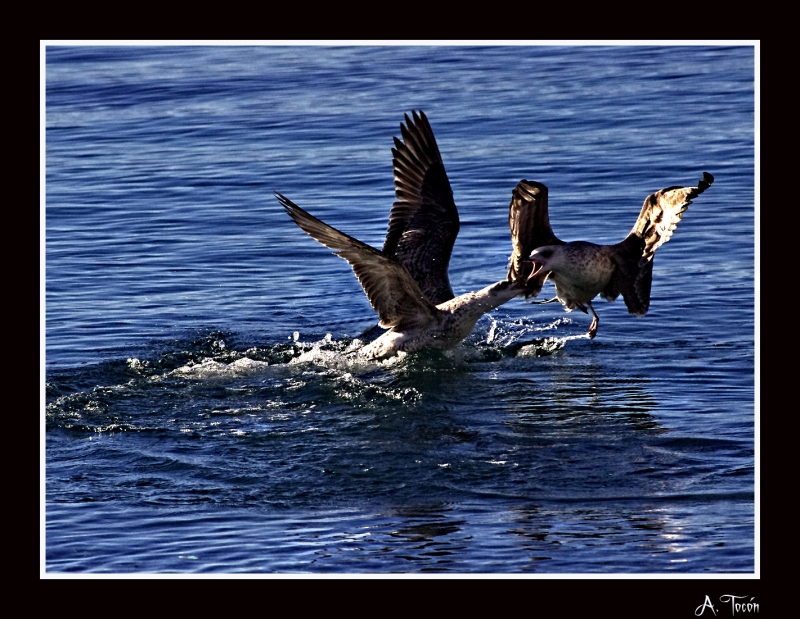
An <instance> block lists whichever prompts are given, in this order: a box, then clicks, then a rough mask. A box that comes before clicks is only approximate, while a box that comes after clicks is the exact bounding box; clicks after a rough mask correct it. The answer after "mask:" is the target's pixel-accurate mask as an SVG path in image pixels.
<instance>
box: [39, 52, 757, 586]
mask: <svg viewBox="0 0 800 619" xmlns="http://www.w3.org/2000/svg"><path fill="white" fill-rule="evenodd" d="M44 53H45V66H46V86H45V114H44V118H45V125H46V129H45V138H46V169H45V170H44V178H45V181H46V196H45V197H46V207H45V210H44V213H43V221H44V224H43V225H44V233H45V237H46V238H45V246H44V258H45V288H46V298H45V301H44V306H43V312H42V318H43V331H44V335H45V351H44V352H45V358H44V363H43V370H42V396H41V401H42V411H43V417H42V419H43V422H42V441H41V448H42V450H43V452H44V461H45V464H46V467H45V469H44V477H43V479H42V495H41V496H42V499H41V501H42V503H41V516H42V531H43V535H44V542H45V544H44V552H43V555H42V557H41V569H42V571H43V573H46V574H48V575H51V574H63V573H69V574H79V573H80V574H85V573H94V574H153V573H154V574H164V573H181V574H183V573H235V574H314V575H316V574H347V573H354V574H390V573H405V574H408V573H410V574H416V575H420V574H430V573H439V574H450V575H463V574H527V575H542V574H547V575H552V574H562V575H563V574H605V575H607V574H623V575H632V574H635V575H643V574H656V575H662V576H663V575H669V574H682V575H692V574H694V575H708V574H737V575H748V574H751V575H752V574H756V573H758V570H759V543H758V540H759V526H758V453H759V451H758V445H759V440H758V410H757V407H756V405H755V401H756V384H757V383H756V374H757V367H758V365H757V351H758V348H757V338H756V334H757V324H756V310H755V308H756V282H757V279H756V278H757V275H756V269H755V222H756V217H757V214H756V209H755V195H756V194H755V180H756V179H755V170H756V167H755V143H756V142H755V141H756V136H757V134H756V131H755V127H756V119H755V100H756V91H755V70H756V60H755V52H754V48H753V46H747V45H743V46H704V45H698V46H650V47H644V46H639V47H637V46H613V45H609V46H605V47H595V46H571V47H570V46H508V47H503V46H486V47H470V46H467V47H464V46H419V47H408V46H341V47H323V46H319V47H313V46H277V47H276V46H261V47H257V46H256V47H251V46H240V47H236V46H152V45H150V46H71V45H51V46H47V47H46V50H45V52H44ZM420 109H421V110H424V111H425V113H426V114H427V116H428V118H429V120H430V123H431V126H432V128H433V131H434V133H435V135H436V138H437V140H438V144H439V149H440V151H441V154H442V157H443V159H444V163H445V167H446V169H447V173H448V175H449V178H450V182H451V185H452V187H453V192H454V197H455V201H456V204H457V205H458V209H459V213H460V218H461V232H460V234H459V237H458V239H457V241H456V244H455V248H454V251H453V257H452V261H451V268H450V280H451V282H452V285H453V288H454V290H455V292H456V294H461V293H464V292H467V291H472V290H477V289H480V288H482V287H484V286H486V285H488V284H491V283H493V282H495V281H497V280H500V279H503V278H505V275H506V266H507V260H508V256H509V254H510V251H511V243H510V239H509V230H508V221H507V217H508V205H509V202H510V199H511V191H512V189H513V188H514V187H515V185H516V184H517V183H518V182H519V181H520V180H521V179H523V178H525V179H528V180H535V181H539V182H542V183H544V184H546V185H547V186H548V188H549V208H550V219H551V223H552V225H553V229H554V231H555V233H556V235H558V236H559V237H560V238H562V239H564V240H578V239H583V240H589V241H594V242H597V243H616V242H618V241H621V240H622V239H623V238H624V237H625V236H626V235H627V233H628V231H629V230H630V228H631V226H632V225H633V223H634V221H635V220H636V217H637V216H638V214H639V210H640V208H641V206H642V202H643V201H644V199H645V197H646V196H647V195H648V194H650V193H652V192H654V191H656V190H658V189H661V188H664V187H668V186H671V185H696V183H697V181H698V180H699V179H700V178H701V177H702V173H703V172H704V171H708V172H710V173H711V174H713V175H714V177H715V179H716V180H715V183H714V184H713V185H712V186H711V187H710V188H709V189H708V190H707V191H706V192H705V193H704V194H703V195H701V196H699V197H698V198H696V199H695V200H694V203H693V204H692V205H691V206H690V207H689V209H688V210H687V211H686V213H685V214H684V217H683V221H682V223H681V224H680V226H679V227H678V229H677V230H676V231H675V233H674V235H673V237H672V239H671V240H670V242H669V243H667V244H665V245H664V246H663V247H661V248H660V249H659V250H658V254H657V256H656V258H655V269H654V278H653V289H652V300H651V305H650V311H649V313H648V314H647V315H646V316H645V317H643V318H636V317H634V316H631V315H629V314H628V313H627V310H626V308H625V305H624V303H623V301H622V299H621V298H620V299H618V300H617V301H616V302H615V303H606V302H605V301H602V300H600V299H598V300H597V301H596V302H595V304H594V307H595V309H596V310H597V312H598V314H599V315H600V319H601V320H600V326H599V331H598V335H597V337H596V338H595V339H593V340H590V339H588V338H587V337H585V333H586V330H587V328H588V325H589V321H590V317H587V316H586V315H584V314H582V313H580V312H579V311H576V312H571V313H566V312H565V311H564V310H563V308H562V307H561V305H560V304H557V303H555V304H550V305H531V304H529V303H526V302H525V301H523V300H521V299H515V300H512V301H510V302H509V303H507V304H506V305H504V306H502V307H500V308H498V309H497V310H495V311H493V312H491V313H490V314H488V315H486V316H484V317H483V318H481V319H480V320H479V321H478V324H477V326H476V327H475V330H474V331H473V333H472V334H471V335H470V336H469V337H468V338H467V340H466V341H465V342H464V343H463V344H462V345H461V346H459V347H458V348H456V349H455V350H453V351H449V352H422V353H417V354H412V355H405V356H402V358H394V359H391V360H388V361H385V362H360V363H355V362H353V361H352V360H350V358H349V357H346V356H345V355H343V351H345V350H346V349H348V347H350V348H352V347H354V346H356V345H357V344H358V343H357V342H354V341H355V340H356V339H359V340H360V341H366V340H368V339H369V338H370V337H375V336H376V335H377V333H378V332H380V329H377V330H376V329H375V325H376V319H377V317H376V314H375V313H374V312H373V310H372V308H371V307H370V305H369V303H368V301H367V298H366V296H365V295H364V293H363V291H362V290H361V288H360V286H359V284H358V282H357V280H356V278H355V277H354V276H353V272H352V271H351V269H350V268H349V266H348V265H347V263H346V262H345V261H343V260H340V259H339V258H337V257H335V256H333V255H332V254H331V252H330V250H328V249H327V248H325V247H322V246H321V245H319V244H317V243H316V242H314V241H313V240H312V239H310V238H309V237H308V236H306V235H305V234H303V233H302V232H301V231H300V230H299V229H298V228H297V227H296V226H295V224H294V223H293V222H292V221H291V220H290V219H289V218H288V217H287V215H286V213H285V212H284V211H283V209H282V208H281V207H280V205H279V204H278V202H277V201H276V199H275V197H274V195H273V192H276V191H277V192H280V193H282V194H284V195H286V196H287V197H288V198H290V199H291V200H293V201H294V202H296V203H297V204H299V205H300V206H302V207H304V208H305V209H307V210H309V211H310V212H311V213H313V214H314V215H316V216H318V217H319V218H321V219H323V220H324V221H326V222H327V223H329V224H331V225H333V226H335V227H337V228H339V229H340V230H342V231H344V232H346V233H348V234H350V235H351V236H354V237H356V238H358V239H360V240H362V241H364V242H366V243H369V244H371V245H373V246H376V247H381V246H382V244H383V239H384V236H385V234H386V227H387V221H388V215H389V211H390V209H391V206H392V202H393V201H394V188H393V182H392V154H391V148H392V146H393V142H392V137H393V136H399V135H400V123H401V122H402V121H403V115H404V114H405V113H409V114H410V112H411V110H420ZM551 296H554V288H553V286H552V284H549V283H548V284H547V285H546V286H545V289H544V290H543V293H542V295H541V296H540V297H539V298H540V299H545V298H550V297H551Z"/></svg>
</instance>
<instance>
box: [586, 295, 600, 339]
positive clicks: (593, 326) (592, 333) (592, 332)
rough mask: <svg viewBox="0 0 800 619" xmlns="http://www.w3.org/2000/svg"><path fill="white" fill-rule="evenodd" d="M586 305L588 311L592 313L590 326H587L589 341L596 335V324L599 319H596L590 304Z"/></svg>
mask: <svg viewBox="0 0 800 619" xmlns="http://www.w3.org/2000/svg"><path fill="white" fill-rule="evenodd" d="M586 305H588V306H589V309H590V310H591V311H592V324H590V325H589V339H590V340H591V339H594V336H595V335H597V323H599V322H600V318H598V317H597V314H596V313H595V311H594V308H593V307H592V304H591V303H586Z"/></svg>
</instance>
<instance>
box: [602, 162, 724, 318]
mask: <svg viewBox="0 0 800 619" xmlns="http://www.w3.org/2000/svg"><path fill="white" fill-rule="evenodd" d="M713 182H714V177H713V176H711V174H709V173H708V172H703V178H702V179H700V182H699V183H697V187H667V188H666V189H662V190H661V191H657V192H655V193H653V194H650V195H649V196H647V198H646V199H645V201H644V205H643V206H642V210H641V212H640V213H639V218H638V219H637V220H636V223H635V224H634V226H633V229H632V230H631V232H630V234H629V235H628V237H627V238H626V239H625V240H624V241H622V242H621V243H617V244H616V245H613V246H612V247H613V249H614V250H615V251H614V254H615V256H614V260H615V262H616V263H617V269H616V272H615V274H614V277H613V278H612V280H611V282H610V283H609V285H608V287H607V288H606V290H604V291H603V297H604V298H609V299H614V298H616V297H617V295H619V294H620V293H622V298H623V299H625V305H626V306H627V307H628V311H629V312H630V313H631V314H636V315H637V316H644V315H645V314H646V313H647V310H648V309H649V307H650V287H651V284H652V280H653V257H654V255H655V253H656V250H657V249H658V248H659V247H661V246H662V245H663V244H664V243H666V242H667V241H669V240H670V238H671V237H672V233H673V232H674V231H675V229H676V228H677V227H678V224H679V223H680V221H681V218H682V217H683V212H684V211H685V210H686V209H687V207H688V206H689V205H690V204H691V203H692V200H693V199H694V198H696V197H697V196H699V195H700V194H701V193H703V192H704V191H705V190H706V189H708V188H709V187H710V186H711V183H713Z"/></svg>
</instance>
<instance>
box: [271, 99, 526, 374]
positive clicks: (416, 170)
mask: <svg viewBox="0 0 800 619" xmlns="http://www.w3.org/2000/svg"><path fill="white" fill-rule="evenodd" d="M400 132H401V134H402V137H403V139H402V141H401V140H399V139H398V138H396V137H395V138H394V145H395V148H393V149H392V165H393V168H394V186H395V197H396V201H395V202H394V204H393V205H392V210H391V213H390V215H389V226H388V231H387V233H386V239H385V241H384V244H383V249H381V250H378V249H376V248H374V247H372V246H370V245H367V244H365V243H362V242H361V241H359V240H358V239H355V238H353V237H351V236H349V235H347V234H345V233H344V232H340V231H339V230H337V229H336V228H333V227H332V226H329V225H328V224H326V223H325V222H323V221H321V220H319V219H317V218H316V217H314V216H313V215H311V214H310V213H308V212H307V211H305V210H304V209H302V208H300V207H299V206H298V205H297V204H295V203H294V202H292V201H291V200H289V199H288V198H287V197H285V196H284V195H282V194H280V193H277V192H276V193H275V196H276V198H277V199H278V201H279V202H280V204H281V205H282V206H283V208H284V209H285V210H286V212H287V213H288V214H289V216H290V217H291V218H292V220H293V221H294V222H295V223H296V224H297V225H298V226H299V227H300V228H301V229H302V230H303V231H304V232H305V233H306V234H308V235H309V236H311V237H312V238H313V239H314V240H316V241H317V242H319V243H321V244H322V245H325V246H326V247H328V248H330V249H333V250H334V254H335V255H337V256H339V257H340V258H343V259H344V260H346V261H347V262H348V263H349V264H350V266H351V267H352V269H353V272H354V273H355V275H356V278H357V279H358V281H359V283H360V284H361V287H362V288H363V289H364V292H365V293H366V295H367V298H368V299H369V302H370V304H371V305H372V307H373V309H374V310H375V311H376V312H377V313H378V316H379V318H380V322H379V324H380V326H381V327H383V328H384V329H388V331H387V332H386V333H384V334H383V335H381V336H380V337H378V338H377V339H376V340H374V341H373V342H371V343H369V344H367V345H366V346H364V347H362V348H360V349H359V350H358V351H357V355H358V356H359V357H363V358H369V359H385V358H388V357H392V356H395V355H397V353H398V352H401V351H402V352H406V353H410V352H415V351H418V350H422V349H425V348H439V349H448V348H452V347H454V346H456V345H457V344H458V343H459V342H461V341H462V340H463V339H464V338H465V337H467V335H469V333H470V332H471V331H472V329H473V327H474V326H475V323H476V322H477V321H478V319H479V318H480V317H481V316H483V315H484V314H485V313H486V312H489V311H491V310H493V309H495V308H496V307H499V306H500V305H502V304H503V303H506V302H507V301H510V300H511V299H513V298H514V297H516V296H519V295H520V294H522V293H524V292H525V290H526V289H527V288H526V282H525V281H524V280H522V279H513V280H511V279H508V278H506V279H503V280H500V281H498V282H495V283H494V284H490V285H489V286H486V287H485V288H483V289H481V290H478V291H477V292H467V293H466V294H462V295H460V296H457V297H456V296H455V295H454V293H453V289H452V287H451V286H450V280H449V278H448V275H447V270H448V267H449V264H450V255H451V253H452V250H453V244H454V243H455V240H456V236H457V235H458V230H459V218H458V209H457V208H456V205H455V202H454V201H453V191H452V189H451V188H450V181H449V180H448V178H447V173H446V172H445V169H444V164H443V163H442V157H441V154H440V153H439V147H438V146H437V144H436V140H435V138H434V136H433V131H432V129H431V126H430V123H429V122H428V119H427V117H426V116H425V114H424V112H422V111H420V112H419V114H417V112H416V111H412V118H409V117H408V114H405V124H402V123H401V125H400Z"/></svg>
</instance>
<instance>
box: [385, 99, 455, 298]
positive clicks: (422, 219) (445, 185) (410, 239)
mask: <svg viewBox="0 0 800 619" xmlns="http://www.w3.org/2000/svg"><path fill="white" fill-rule="evenodd" d="M412 117H413V119H409V117H408V114H406V115H405V120H406V123H405V125H403V124H401V125H400V131H401V133H402V135H403V141H402V142H401V141H400V140H398V139H397V138H394V144H395V148H393V149H392V165H393V167H394V188H395V196H396V198H397V201H396V202H395V203H394V204H393V205H392V212H391V214H390V215H389V230H388V232H387V233H386V241H385V242H384V244H383V253H384V254H385V255H387V256H391V257H395V258H397V260H398V261H399V262H400V264H402V265H403V266H404V267H405V268H406V269H407V270H408V272H409V273H410V274H411V277H413V278H414V281H416V282H417V284H418V285H419V287H420V289H421V290H422V292H423V293H424V295H425V297H426V298H427V299H428V300H429V301H430V302H431V303H432V304H434V305H439V304H440V303H444V302H445V301H448V300H450V299H452V298H453V296H454V295H453V289H452V287H451V286H450V279H449V278H448V276H447V269H448V266H449V264H450V254H451V253H452V251H453V244H454V243H455V241H456V236H457V235H458V229H459V222H458V209H457V208H456V204H455V202H453V190H452V189H451V188H450V181H449V180H448V179H447V173H446V172H445V169H444V164H443V163H442V156H441V155H440V154H439V147H438V146H437V145H436V139H435V138H434V137H433V131H432V130H431V126H430V124H429V123H428V119H427V117H426V116H425V114H424V113H423V112H420V113H419V114H417V112H412Z"/></svg>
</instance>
